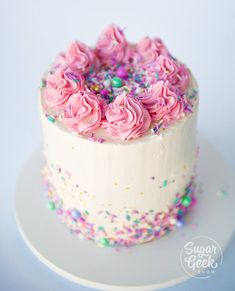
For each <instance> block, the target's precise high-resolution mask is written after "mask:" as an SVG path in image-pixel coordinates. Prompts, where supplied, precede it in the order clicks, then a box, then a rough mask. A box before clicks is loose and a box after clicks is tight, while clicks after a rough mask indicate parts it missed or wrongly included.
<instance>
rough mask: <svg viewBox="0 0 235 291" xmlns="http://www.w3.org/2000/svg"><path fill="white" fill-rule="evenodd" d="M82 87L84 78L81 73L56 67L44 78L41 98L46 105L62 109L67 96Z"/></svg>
mask: <svg viewBox="0 0 235 291" xmlns="http://www.w3.org/2000/svg"><path fill="white" fill-rule="evenodd" d="M71 75H73V78H72V77H71ZM83 88H84V78H83V76H82V75H80V74H78V73H76V74H75V73H73V72H71V71H69V70H67V71H63V70H61V69H57V70H56V71H55V72H54V73H53V74H51V75H49V77H48V79H47V80H46V87H45V89H44V91H43V98H44V100H45V104H46V105H47V106H48V107H50V108H55V109H63V108H64V107H65V104H66V102H67V101H68V99H69V97H70V96H71V95H72V94H74V93H76V92H78V91H79V90H81V89H83Z"/></svg>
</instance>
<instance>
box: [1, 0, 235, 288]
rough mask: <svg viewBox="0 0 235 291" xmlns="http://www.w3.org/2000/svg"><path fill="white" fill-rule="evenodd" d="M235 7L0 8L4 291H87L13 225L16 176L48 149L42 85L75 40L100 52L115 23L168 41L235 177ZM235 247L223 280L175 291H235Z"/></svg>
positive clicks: (88, 4)
mask: <svg viewBox="0 0 235 291" xmlns="http://www.w3.org/2000/svg"><path fill="white" fill-rule="evenodd" d="M143 3H146V7H143ZM234 4H235V3H234V2H233V1H228V0H227V1H210V0H208V1H203V0H199V1H188V0H177V1H170V0H166V1H158V0H147V1H144V2H143V1H138V0H135V1H134V0H129V1H125V0H119V1H118V2H112V3H111V1H107V0H106V1H105V0H99V1H92V0H86V1H85V0H84V1H82V0H76V1H75V0H67V1H66V0H60V1H58V0H57V1H55V0H50V1H46V0H41V1H30V0H21V1H17V0H15V1H13V0H2V1H0V34H1V46H0V63H1V69H0V77H1V78H0V79H1V86H0V95H1V102H2V103H1V104H3V107H2V109H3V110H2V111H1V114H0V129H1V132H2V136H3V137H4V139H3V138H2V139H1V143H0V153H1V154H0V155H1V160H0V161H1V163H0V164H1V166H0V177H1V178H2V181H1V186H0V190H1V191H0V211H1V219H0V231H1V233H2V235H1V238H0V291H8V290H10V291H15V290H17V291H20V290H24V291H27V290H32V289H33V290H34V291H42V290H43V291H44V290H48V291H49V290H57V291H62V290H88V289H87V288H85V287H82V286H78V285H76V284H73V283H71V282H69V281H67V280H65V279H63V278H61V277H59V276H58V275H56V274H55V273H53V272H52V271H50V270H49V269H47V268H46V267H45V266H44V265H43V264H42V263H40V262H39V261H38V260H37V259H36V258H35V257H34V256H33V255H32V254H31V253H30V251H29V250H28V249H27V247H26V245H25V244H24V242H23V240H22V239H21V237H20V235H19V232H18V230H17V228H16V224H15V220H14V192H15V183H16V180H17V177H18V175H19V172H20V170H21V168H22V166H23V164H24V163H25V162H26V160H27V158H28V157H29V155H30V153H31V152H32V151H33V150H34V149H35V148H36V147H37V146H38V145H39V144H40V143H41V141H42V137H41V131H40V122H39V115H38V108H37V95H38V87H39V83H40V77H41V74H42V72H43V71H44V70H45V68H46V67H47V66H48V64H49V63H50V62H51V60H53V57H54V56H55V55H56V54H57V53H58V52H59V51H62V50H64V49H65V48H66V46H67V45H68V43H69V42H70V41H72V40H74V39H80V40H82V41H84V42H86V43H88V44H90V45H92V44H94V43H95V40H96V36H97V34H98V33H99V32H100V31H101V30H102V29H103V28H104V27H105V26H106V25H108V24H110V23H117V24H119V25H120V26H121V27H126V28H127V29H126V33H127V37H128V38H129V39H130V40H132V41H137V40H138V39H140V38H141V37H142V36H144V35H147V34H149V35H150V36H154V35H158V36H160V37H162V38H163V39H164V41H165V43H166V44H167V46H168V47H169V48H170V49H171V51H172V52H174V54H175V55H176V56H177V57H178V58H179V59H180V60H182V61H184V62H185V63H186V64H187V65H188V66H189V67H190V68H191V69H192V71H193V73H194V75H195V76H196V79H197V80H198V83H199V87H200V112H199V116H198V120H199V122H198V130H199V131H200V134H202V135H204V136H206V137H207V139H208V140H209V141H210V142H211V143H213V145H214V146H215V147H216V148H217V149H218V150H219V151H220V153H221V154H222V155H223V156H224V158H225V159H226V160H227V162H228V163H229V164H230V166H231V167H232V168H233V169H235V154H234V148H235V135H234V129H233V127H234V126H235V114H234V113H233V108H235V93H234V90H233V83H234V80H235V70H234V63H235V54H234V51H235V41H234V35H235V15H234V10H235V9H234V8H235V5H234ZM232 132H233V134H232ZM29 183H30V181H29ZM225 227H226V226H225ZM234 247H235V236H234V237H233V238H232V240H231V243H230V245H229V247H228V248H227V250H226V251H225V253H224V262H223V265H222V266H221V268H220V269H219V270H218V272H216V275H215V276H213V277H211V278H210V279H207V280H198V279H191V280H189V281H187V282H185V283H183V284H180V285H177V286H174V287H171V288H168V289H166V290H169V291H170V290H171V291H177V290H191V291H193V290H222V289H223V290H228V291H230V290H234V289H235V276H234V275H233V270H234V266H235V251H234Z"/></svg>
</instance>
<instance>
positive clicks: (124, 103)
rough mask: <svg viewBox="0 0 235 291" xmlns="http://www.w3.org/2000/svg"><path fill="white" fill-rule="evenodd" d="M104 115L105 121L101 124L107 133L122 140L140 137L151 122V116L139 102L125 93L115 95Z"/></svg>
mask: <svg viewBox="0 0 235 291" xmlns="http://www.w3.org/2000/svg"><path fill="white" fill-rule="evenodd" d="M105 116H106V119H107V121H105V122H103V124H102V126H103V127H104V128H105V129H106V132H107V134H109V135H113V136H118V137H119V138H121V139H123V140H130V139H134V138H138V137H140V136H141V135H143V134H144V133H145V132H146V131H147V130H148V129H149V126H150V123H151V117H150V115H149V113H148V111H147V110H146V109H145V108H144V107H143V105H142V104H141V102H139V101H138V100H136V99H134V98H132V97H129V96H126V94H125V93H123V94H121V95H119V96H117V97H116V99H115V100H114V102H113V103H110V104H109V105H108V108H107V110H106V112H105Z"/></svg>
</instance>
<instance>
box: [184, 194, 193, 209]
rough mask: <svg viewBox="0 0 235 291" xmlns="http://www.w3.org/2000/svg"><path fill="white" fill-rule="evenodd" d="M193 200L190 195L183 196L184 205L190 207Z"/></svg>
mask: <svg viewBox="0 0 235 291" xmlns="http://www.w3.org/2000/svg"><path fill="white" fill-rule="evenodd" d="M191 202H192V198H191V197H189V196H183V197H182V200H181V203H182V205H183V206H184V207H188V206H189V205H190V204H191Z"/></svg>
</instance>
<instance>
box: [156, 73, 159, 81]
mask: <svg viewBox="0 0 235 291" xmlns="http://www.w3.org/2000/svg"><path fill="white" fill-rule="evenodd" d="M155 78H156V80H158V78H159V75H158V72H156V74H155Z"/></svg>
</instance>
